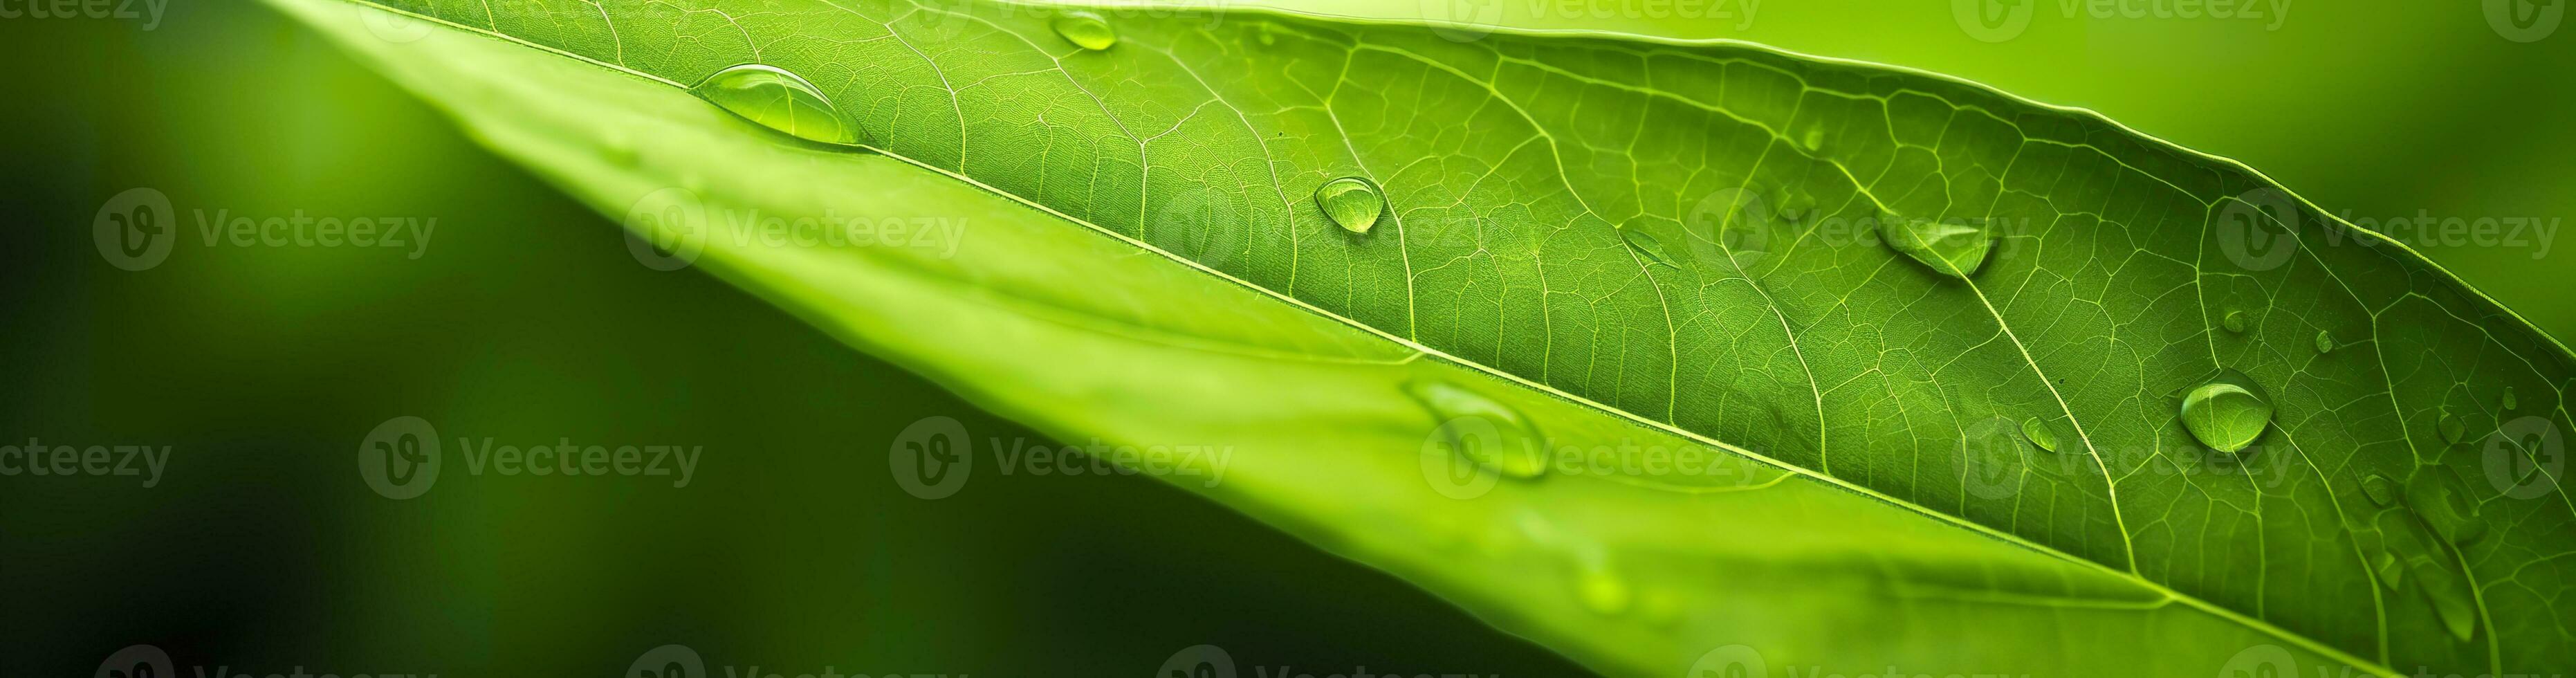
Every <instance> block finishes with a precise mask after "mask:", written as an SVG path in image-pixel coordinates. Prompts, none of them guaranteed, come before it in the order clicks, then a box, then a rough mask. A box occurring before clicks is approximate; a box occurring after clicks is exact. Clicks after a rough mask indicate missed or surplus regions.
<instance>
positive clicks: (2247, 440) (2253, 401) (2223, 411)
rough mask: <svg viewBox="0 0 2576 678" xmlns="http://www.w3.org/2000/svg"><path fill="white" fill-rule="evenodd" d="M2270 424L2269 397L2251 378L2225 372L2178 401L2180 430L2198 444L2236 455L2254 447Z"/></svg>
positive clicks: (2270, 409) (2234, 372)
mask: <svg viewBox="0 0 2576 678" xmlns="http://www.w3.org/2000/svg"><path fill="white" fill-rule="evenodd" d="M2271 423H2272V398H2271V397H2270V396H2268V395H2265V394H2264V392H2263V387H2262V386H2261V385H2259V384H2256V383H2254V378H2253V377H2248V376H2245V373H2243V372H2238V371H2236V370H2225V371H2222V372H2220V373H2219V374H2218V376H2216V377H2214V378H2212V379H2210V381H2209V383H2206V384H2202V385H2200V386H2199V387H2197V388H2193V389H2192V390H2191V392H2190V393H2187V394H2185V395H2184V396H2183V399H2182V424H2183V428H2184V429H2187V430H2189V431H2191V437H2193V438H2196V439H2199V440H2200V444H2202V445H2207V446H2209V447H2210V448H2211V449H2215V450H2218V451H2220V452H2236V451H2238V450H2243V449H2245V447H2246V446H2248V445H2252V444H2254V439H2256V438H2260V437H2262V435H2263V429H2264V428H2265V427H2268V426H2270V425H2271Z"/></svg>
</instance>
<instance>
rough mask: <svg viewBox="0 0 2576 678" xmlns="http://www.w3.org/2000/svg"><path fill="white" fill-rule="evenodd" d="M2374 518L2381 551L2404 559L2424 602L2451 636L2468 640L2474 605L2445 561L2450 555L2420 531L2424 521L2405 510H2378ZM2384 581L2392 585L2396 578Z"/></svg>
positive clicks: (2473, 622)
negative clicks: (2377, 515) (2376, 516)
mask: <svg viewBox="0 0 2576 678" xmlns="http://www.w3.org/2000/svg"><path fill="white" fill-rule="evenodd" d="M2378 522H2379V535H2380V539H2381V543H2380V546H2381V547H2382V548H2384V549H2386V551H2385V553H2386V554H2387V555H2391V556H2394V557H2396V558H2397V560H2398V561H2399V562H2402V563H2404V564H2405V566H2406V571H2407V572H2409V573H2411V574H2413V575H2414V578H2415V585H2416V586H2415V587H2416V588H2417V589H2419V590H2422V591H2423V592H2424V600H2425V601H2426V602H2429V603H2432V605H2433V612H2434V614H2436V615H2438V616H2440V617H2441V620H2442V626H2443V628H2445V629H2447V630H2449V631H2450V632H2451V637H2453V638H2458V639H2460V640H2464V641H2465V640H2468V639H2469V636H2470V635H2472V634H2473V633H2475V632H2476V630H2477V617H2476V614H2477V609H2476V608H2475V607H2474V606H2473V604H2472V603H2471V602H2470V599H2469V598H2470V596H2469V590H2468V587H2467V586H2466V585H2464V584H2462V583H2461V579H2460V576H2459V575H2458V574H2456V573H2453V572H2452V571H2451V566H2450V565H2448V564H2446V563H2447V562H2448V559H2449V558H2450V556H2449V555H2448V554H2445V553H2443V552H2442V547H2441V546H2440V545H2438V544H2435V543H2433V540H2432V536H2431V535H2428V534H2425V533H2424V524H2423V523H2422V522H2419V521H2417V520H2416V519H2415V517H2414V516H2412V515H2408V514H2407V513H2406V512H2403V511H2387V512H2382V513H2380V514H2379V521H2378ZM2388 581H2389V582H2390V588H2392V589H2394V588H2395V583H2394V582H2395V581H2396V580H2395V579H2394V578H2389V579H2388Z"/></svg>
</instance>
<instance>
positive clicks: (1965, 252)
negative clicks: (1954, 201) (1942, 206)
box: [1878, 214, 1995, 280]
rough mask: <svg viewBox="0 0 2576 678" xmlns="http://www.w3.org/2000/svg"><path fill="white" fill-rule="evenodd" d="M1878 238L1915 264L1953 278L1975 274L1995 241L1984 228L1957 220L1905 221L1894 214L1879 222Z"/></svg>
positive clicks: (1906, 219) (1962, 277)
mask: <svg viewBox="0 0 2576 678" xmlns="http://www.w3.org/2000/svg"><path fill="white" fill-rule="evenodd" d="M1878 233H1879V238H1880V239H1882V240H1886V241H1887V246H1888V247H1890V248H1893V249H1895V250H1896V251H1897V252H1899V253H1902V254H1904V255H1905V256H1906V258H1909V259H1913V260H1914V262H1915V263H1918V264H1922V265H1924V266H1928V267H1931V269H1932V271H1933V272H1935V273H1939V274H1941V275H1946V276H1950V277H1953V278H1959V279H1963V280H1964V279H1966V278H1967V277H1968V276H1971V275H1975V274H1976V272H1977V267H1979V266H1983V265H1985V263H1986V253H1988V252H1991V251H1993V250H1994V248H1995V238H1994V235H1993V234H1991V233H1987V232H1986V229H1984V228H1982V227H1979V226H1977V225H1974V224H1969V223H1964V222H1960V221H1956V220H1947V221H1945V220H1939V219H1908V218H1904V217H1899V216H1896V215H1893V214H1890V215H1883V216H1882V217H1880V220H1879V222H1878Z"/></svg>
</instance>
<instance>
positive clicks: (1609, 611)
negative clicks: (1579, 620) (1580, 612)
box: [1574, 567, 1631, 616]
mask: <svg viewBox="0 0 2576 678" xmlns="http://www.w3.org/2000/svg"><path fill="white" fill-rule="evenodd" d="M1574 593H1575V597H1576V598H1580V599H1582V600H1583V609H1586V610H1591V611H1592V613H1593V614H1598V615H1603V616H1611V615H1616V614H1619V613H1621V612H1626V611H1628V601H1629V599H1630V598H1631V596H1630V594H1629V592H1628V582H1627V581H1626V580H1623V579H1620V578H1619V575H1618V573H1615V572H1611V571H1610V569H1609V568H1607V567H1587V568H1584V569H1583V574H1582V575H1580V576H1578V577H1576V578H1575V583H1574Z"/></svg>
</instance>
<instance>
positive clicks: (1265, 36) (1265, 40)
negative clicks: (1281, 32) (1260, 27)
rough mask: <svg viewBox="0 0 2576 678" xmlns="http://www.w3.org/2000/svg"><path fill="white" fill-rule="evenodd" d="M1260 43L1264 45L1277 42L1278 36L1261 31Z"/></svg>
mask: <svg viewBox="0 0 2576 678" xmlns="http://www.w3.org/2000/svg"><path fill="white" fill-rule="evenodd" d="M1261 44H1262V45H1264V46H1267V45H1276V44H1279V36H1276V35H1271V34H1269V33H1262V34H1261Z"/></svg>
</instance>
